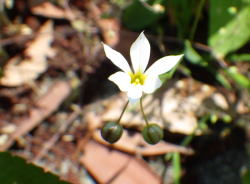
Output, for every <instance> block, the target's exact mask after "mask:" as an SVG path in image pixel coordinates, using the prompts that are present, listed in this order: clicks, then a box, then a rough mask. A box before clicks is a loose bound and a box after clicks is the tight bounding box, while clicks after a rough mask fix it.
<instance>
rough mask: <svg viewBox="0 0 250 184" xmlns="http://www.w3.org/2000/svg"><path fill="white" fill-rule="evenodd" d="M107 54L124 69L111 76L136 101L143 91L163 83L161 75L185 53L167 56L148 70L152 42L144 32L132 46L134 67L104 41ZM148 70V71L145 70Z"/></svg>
mask: <svg viewBox="0 0 250 184" xmlns="http://www.w3.org/2000/svg"><path fill="white" fill-rule="evenodd" d="M103 47H104V51H105V54H106V56H107V57H108V58H109V59H110V60H111V61H112V63H113V64H114V65H116V66H117V67H119V68H120V69H121V70H122V71H119V72H116V73H114V74H112V75H111V76H109V80H111V81H112V82H114V83H115V84H116V85H117V86H118V87H119V89H120V90H121V91H124V92H127V95H128V98H129V100H130V101H132V102H135V101H137V100H139V99H140V98H141V96H142V95H143V93H146V94H150V93H153V92H154V91H155V90H156V89H158V88H159V87H160V86H161V85H162V81H161V80H160V79H159V75H160V74H163V73H166V72H168V71H170V70H171V69H172V68H173V67H174V66H175V65H176V64H177V63H178V62H179V61H180V59H181V58H182V56H183V54H181V55H175V56H165V57H163V58H161V59H159V60H157V61H156V62H155V63H153V64H152V65H151V66H150V67H149V68H148V69H147V70H146V67H147V65H148V61H149V56H150V44H149V42H148V39H147V38H146V37H145V35H144V33H143V32H142V33H141V34H140V35H139V37H138V38H137V39H136V40H135V42H134V43H133V44H132V45H131V48H130V57H131V61H132V66H133V69H131V68H130V66H129V64H128V62H127V61H126V59H125V58H124V57H123V56H122V55H121V54H120V53H119V52H117V51H115V50H114V49H112V48H110V47H109V46H108V45H106V44H104V43H103ZM145 70H146V71H145Z"/></svg>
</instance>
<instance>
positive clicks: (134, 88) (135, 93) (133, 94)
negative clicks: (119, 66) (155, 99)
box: [127, 84, 142, 103]
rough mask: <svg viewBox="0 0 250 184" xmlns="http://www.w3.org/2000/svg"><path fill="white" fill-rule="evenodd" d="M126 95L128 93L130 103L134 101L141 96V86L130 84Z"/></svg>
mask: <svg viewBox="0 0 250 184" xmlns="http://www.w3.org/2000/svg"><path fill="white" fill-rule="evenodd" d="M127 95H128V98H129V101H130V102H132V103H135V102H136V101H137V100H139V99H140V98H141V96H142V86H140V85H133V84H132V85H131V86H130V88H129V90H128V93H127Z"/></svg>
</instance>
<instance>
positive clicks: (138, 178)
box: [80, 141, 161, 184]
mask: <svg viewBox="0 0 250 184" xmlns="http://www.w3.org/2000/svg"><path fill="white" fill-rule="evenodd" d="M84 150H85V151H84V155H83V156H82V158H81V160H80V161H81V163H82V164H83V165H84V166H85V167H86V168H87V170H88V171H89V172H90V173H91V174H92V176H93V177H94V178H95V179H96V180H97V181H98V183H112V184H115V183H120V184H122V183H129V184H138V183H144V184H147V183H148V184H160V183H161V181H160V177H159V176H157V175H156V174H155V173H154V172H153V171H152V170H151V169H150V168H149V166H148V165H147V164H146V163H145V162H144V161H143V160H142V159H136V158H134V156H131V155H129V154H126V153H122V152H120V151H117V150H114V149H110V148H108V147H106V146H103V145H101V144H98V143H96V142H94V141H89V142H88V143H87V145H85V147H84ZM138 171H139V172H138ZM135 173H136V174H135Z"/></svg>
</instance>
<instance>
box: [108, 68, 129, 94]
mask: <svg viewBox="0 0 250 184" xmlns="http://www.w3.org/2000/svg"><path fill="white" fill-rule="evenodd" d="M108 79H109V80H111V81H112V82H114V83H115V84H116V85H117V86H118V87H119V89H120V90H121V91H128V90H129V89H130V86H131V83H130V81H131V79H130V76H129V75H128V74H127V73H124V72H116V73H114V74H112V75H110V76H109V78H108Z"/></svg>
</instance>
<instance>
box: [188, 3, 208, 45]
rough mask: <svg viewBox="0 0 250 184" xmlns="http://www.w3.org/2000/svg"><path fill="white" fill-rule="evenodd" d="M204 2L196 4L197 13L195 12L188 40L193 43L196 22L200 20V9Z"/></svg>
mask: <svg viewBox="0 0 250 184" xmlns="http://www.w3.org/2000/svg"><path fill="white" fill-rule="evenodd" d="M205 1H206V0H201V1H200V3H199V4H198V7H197V11H196V17H195V19H194V23H193V25H192V27H191V31H190V38H189V39H190V40H191V41H193V39H194V35H195V31H196V28H197V25H198V22H199V19H200V16H201V11H202V8H203V6H204V4H205Z"/></svg>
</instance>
